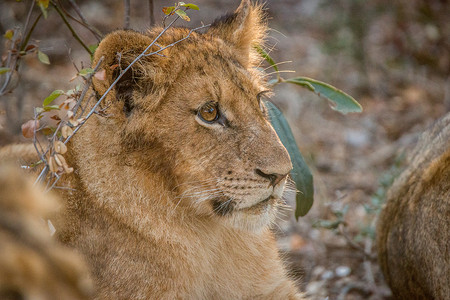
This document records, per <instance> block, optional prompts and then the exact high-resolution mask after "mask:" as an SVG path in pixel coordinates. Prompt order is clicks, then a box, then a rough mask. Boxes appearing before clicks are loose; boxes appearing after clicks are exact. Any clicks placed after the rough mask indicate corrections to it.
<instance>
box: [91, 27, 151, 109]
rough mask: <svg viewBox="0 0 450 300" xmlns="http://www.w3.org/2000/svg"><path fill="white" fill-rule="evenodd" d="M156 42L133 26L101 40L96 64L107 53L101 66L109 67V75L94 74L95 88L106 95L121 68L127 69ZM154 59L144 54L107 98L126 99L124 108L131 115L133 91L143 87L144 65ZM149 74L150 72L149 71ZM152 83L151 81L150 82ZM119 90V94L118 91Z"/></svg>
mask: <svg viewBox="0 0 450 300" xmlns="http://www.w3.org/2000/svg"><path fill="white" fill-rule="evenodd" d="M151 42H152V40H151V38H150V37H149V36H146V35H144V34H141V33H139V32H135V31H131V30H118V31H114V32H112V33H110V34H108V35H107V36H106V37H105V38H104V39H103V40H102V41H101V43H100V45H99V46H98V48H97V50H96V51H95V54H94V60H93V66H95V65H96V64H97V63H98V61H99V60H100V59H101V58H102V57H103V62H102V64H101V68H102V69H104V70H105V75H106V76H105V78H104V79H103V80H100V79H98V78H93V86H94V89H95V91H96V92H97V93H98V94H99V95H100V96H102V95H103V94H104V93H105V92H106V90H107V89H108V88H109V87H110V85H111V84H112V83H113V82H114V81H115V80H116V78H117V77H118V76H119V74H120V72H121V71H122V70H124V69H125V68H126V67H127V66H128V65H129V64H130V63H131V62H132V61H133V60H134V59H135V58H136V57H137V56H138V55H139V54H140V53H142V52H143V51H144V50H145V48H147V46H148V45H149V44H150V43H151ZM150 63H151V61H150V59H149V58H148V57H143V58H142V59H141V60H140V61H139V63H138V64H135V65H134V66H133V67H132V68H131V69H130V70H128V71H127V72H126V73H125V74H124V75H123V76H122V77H121V79H120V80H119V81H118V82H117V84H116V86H115V88H114V90H113V91H111V92H110V93H109V94H108V96H107V99H108V100H109V101H107V102H109V103H111V102H110V101H111V99H113V98H115V99H117V100H120V101H122V102H123V110H124V112H125V114H126V115H128V114H129V113H130V112H131V110H132V108H133V97H132V95H133V93H134V92H135V90H136V89H137V88H139V87H140V85H139V84H138V83H139V81H140V79H141V78H142V76H143V73H148V71H147V72H146V71H145V70H144V66H147V69H149V68H148V65H149V64H150ZM146 75H148V74H146ZM148 84H151V83H147V85H148ZM114 91H115V94H114Z"/></svg>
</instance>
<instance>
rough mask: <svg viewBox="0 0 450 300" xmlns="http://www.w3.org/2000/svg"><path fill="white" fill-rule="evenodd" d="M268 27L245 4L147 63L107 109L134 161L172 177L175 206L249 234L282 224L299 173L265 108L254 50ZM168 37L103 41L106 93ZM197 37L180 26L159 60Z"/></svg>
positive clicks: (168, 183)
mask: <svg viewBox="0 0 450 300" xmlns="http://www.w3.org/2000/svg"><path fill="white" fill-rule="evenodd" d="M265 29H266V27H265V24H264V22H263V18H262V13H261V8H260V7H258V6H254V5H251V4H250V3H249V2H248V1H243V2H242V3H241V5H240V6H239V8H238V9H237V10H236V12H235V13H233V14H230V15H227V16H225V17H223V18H221V19H219V20H217V21H216V22H214V24H213V25H212V26H211V27H210V28H209V29H208V30H207V31H206V32H205V33H197V32H193V33H192V34H191V35H190V37H189V38H188V39H186V40H183V41H181V42H179V43H177V44H175V45H173V46H171V47H168V48H167V49H165V50H164V51H162V52H161V53H160V54H159V55H158V54H154V55H150V56H146V57H144V58H142V59H141V60H140V61H139V62H138V63H137V64H136V65H134V66H133V68H132V69H131V70H130V71H129V72H127V73H125V75H124V76H123V77H122V78H121V80H120V81H119V82H118V84H117V86H116V87H115V93H111V96H109V97H108V98H107V99H106V101H105V103H103V106H104V107H107V109H106V111H107V113H108V114H110V116H111V117H110V118H107V119H105V120H104V121H102V122H104V124H111V122H114V126H116V128H117V132H118V134H119V135H120V143H122V145H123V149H126V150H125V152H126V155H127V159H126V160H127V161H128V162H127V163H128V164H133V165H134V166H136V167H139V168H140V169H141V170H142V172H148V174H149V176H151V174H154V175H155V176H163V178H164V181H165V183H164V185H165V189H166V190H170V191H172V192H173V196H174V197H173V203H170V204H168V205H172V206H174V207H176V208H178V209H181V208H184V209H188V210H190V211H191V213H195V214H198V215H201V216H204V217H210V218H216V219H217V220H219V221H220V222H225V223H227V224H231V225H232V226H235V227H238V228H242V229H249V230H260V229H261V228H264V227H265V226H267V225H268V224H269V223H270V222H271V221H273V219H274V216H275V213H276V209H277V206H278V204H279V202H280V198H281V196H282V193H283V189H284V185H285V182H286V177H287V175H288V173H289V172H290V170H291V168H292V166H291V162H290V159H289V155H288V153H287V151H286V149H285V148H284V147H283V145H282V144H281V142H280V140H279V139H278V137H277V135H276V133H275V131H274V130H273V128H272V126H271V125H270V123H269V120H268V117H267V113H266V108H265V106H264V104H263V102H262V100H261V97H262V95H263V94H264V93H266V92H267V87H266V86H265V85H264V83H263V78H262V74H261V73H260V71H258V70H257V69H256V64H257V63H258V62H260V59H258V58H257V55H256V54H255V53H254V50H253V47H252V46H253V45H255V44H256V43H260V42H261V41H262V39H263V38H264V33H265ZM161 30H162V29H161V28H157V29H154V30H153V31H151V32H150V33H148V35H143V34H140V33H137V32H133V31H116V32H113V33H111V34H110V35H108V36H107V37H106V38H105V39H104V40H103V41H102V42H101V43H100V45H99V47H98V50H97V51H96V53H95V60H94V64H96V62H98V60H99V59H100V58H101V57H102V56H103V57H104V61H103V68H104V69H105V70H106V78H107V79H106V80H96V81H95V82H94V88H95V90H96V91H97V93H98V94H99V95H102V94H103V93H105V91H106V89H107V88H108V87H109V85H110V84H111V83H112V82H113V81H114V79H115V78H117V75H118V74H119V72H120V70H121V69H122V70H123V69H124V68H126V66H128V64H129V63H130V62H131V61H132V60H133V59H134V58H136V57H137V55H139V54H140V53H141V52H142V51H143V50H144V49H145V48H146V47H147V46H148V45H149V44H150V43H151V42H152V41H153V40H154V38H155V37H156V36H157V35H158V34H159V33H160V32H161ZM188 33H189V30H188V29H184V28H171V29H169V30H168V31H167V32H166V33H165V34H164V35H163V36H162V37H161V38H160V39H159V40H158V41H157V44H155V46H153V47H152V48H151V50H150V52H151V51H156V50H158V49H160V48H161V47H165V46H167V45H170V44H172V43H174V42H176V41H178V40H180V39H182V38H184V37H186V36H187V35H188Z"/></svg>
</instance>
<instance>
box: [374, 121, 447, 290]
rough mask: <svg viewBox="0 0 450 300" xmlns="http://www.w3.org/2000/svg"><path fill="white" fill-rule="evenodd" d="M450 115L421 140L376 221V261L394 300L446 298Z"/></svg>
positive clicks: (427, 132)
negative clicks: (395, 299) (378, 262)
mask: <svg viewBox="0 0 450 300" xmlns="http://www.w3.org/2000/svg"><path fill="white" fill-rule="evenodd" d="M449 224H450V114H447V115H446V116H445V117H444V118H442V119H441V120H439V121H438V122H436V124H435V125H434V126H433V127H432V128H430V129H429V130H428V131H426V132H425V133H424V134H423V135H422V136H421V138H420V140H419V142H418V144H417V146H416V147H415V149H414V150H413V151H412V153H411V154H410V157H409V159H408V166H407V168H406V169H405V170H404V171H403V173H402V174H401V175H400V176H399V177H398V178H397V179H396V181H395V182H394V184H393V186H392V187H391V188H390V190H389V192H388V197H387V203H386V206H385V207H384V208H383V210H382V213H381V215H380V219H379V221H378V225H377V226H378V228H377V245H378V258H379V261H380V265H381V268H382V270H383V273H384V276H385V279H386V281H387V283H388V284H389V285H390V287H391V289H392V292H393V294H394V295H395V296H396V298H398V299H448V298H449V296H450V252H449V251H450V226H449Z"/></svg>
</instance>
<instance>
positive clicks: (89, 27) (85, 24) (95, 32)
mask: <svg viewBox="0 0 450 300" xmlns="http://www.w3.org/2000/svg"><path fill="white" fill-rule="evenodd" d="M58 3H59V6H61V9H62V10H63V11H64V13H65V14H66V15H67V16H68V17H69V18H70V19H72V20H74V21H75V22H77V23H78V24H80V25H81V26H83V27H85V28H86V29H87V30H89V31H90V32H91V33H92V34H93V35H94V36H95V38H96V39H97V41H99V42H100V40H101V39H102V36H103V35H102V33H101V32H100V31H99V30H98V29H97V28H95V27H94V26H92V25H91V24H89V23H88V22H87V21H86V18H85V17H84V15H83V14H82V12H81V9H80V7H79V6H78V5H77V4H76V3H75V1H74V0H69V3H70V6H72V8H73V10H75V12H76V13H77V15H78V16H79V17H80V19H81V21H80V20H78V19H77V18H75V17H74V16H72V15H71V14H69V13H68V12H67V11H66V10H65V9H64V7H63V6H62V4H61V2H60V0H58Z"/></svg>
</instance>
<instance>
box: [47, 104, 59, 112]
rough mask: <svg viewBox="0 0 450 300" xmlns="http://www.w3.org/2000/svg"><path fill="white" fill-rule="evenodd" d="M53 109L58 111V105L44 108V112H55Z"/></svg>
mask: <svg viewBox="0 0 450 300" xmlns="http://www.w3.org/2000/svg"><path fill="white" fill-rule="evenodd" d="M55 109H59V105H48V106H44V111H50V110H55Z"/></svg>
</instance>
